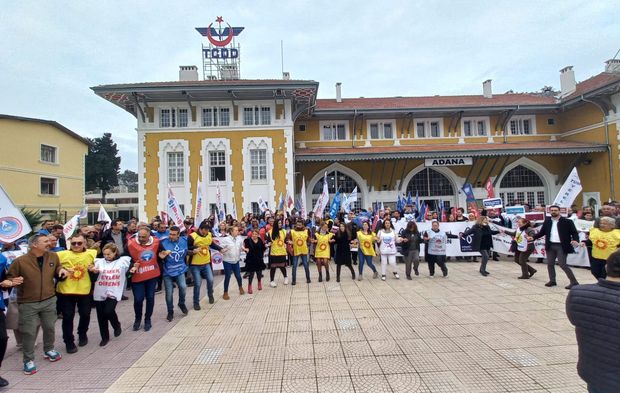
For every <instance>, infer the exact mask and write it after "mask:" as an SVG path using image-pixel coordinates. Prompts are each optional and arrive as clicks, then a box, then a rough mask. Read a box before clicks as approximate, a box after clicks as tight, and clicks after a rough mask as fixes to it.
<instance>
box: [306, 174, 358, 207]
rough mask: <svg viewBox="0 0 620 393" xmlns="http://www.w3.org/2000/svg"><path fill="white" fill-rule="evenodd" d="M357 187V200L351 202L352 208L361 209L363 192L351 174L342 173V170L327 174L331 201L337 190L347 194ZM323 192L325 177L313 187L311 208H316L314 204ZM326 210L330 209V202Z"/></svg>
mask: <svg viewBox="0 0 620 393" xmlns="http://www.w3.org/2000/svg"><path fill="white" fill-rule="evenodd" d="M355 187H357V202H354V203H352V204H351V209H359V208H360V207H361V206H363V205H362V202H363V201H362V193H361V189H360V187H359V185H358V184H357V182H356V181H355V180H353V178H351V176H349V175H347V174H345V173H342V172H340V171H332V172H329V173H328V174H327V188H328V190H329V197H330V203H331V199H332V198H333V197H334V195H335V194H336V191H337V190H340V193H341V194H342V193H343V192H344V193H346V194H347V195H348V194H350V193H351V192H353V190H354V189H355ZM322 192H323V177H321V178H320V179H319V180H318V181H317V182H316V183H315V184H314V187H313V188H312V206H309V207H308V208H309V209H312V208H314V204H315V203H316V201H317V199H318V198H319V195H321V193H322ZM325 210H326V211H329V204H328V205H327V207H326V208H325Z"/></svg>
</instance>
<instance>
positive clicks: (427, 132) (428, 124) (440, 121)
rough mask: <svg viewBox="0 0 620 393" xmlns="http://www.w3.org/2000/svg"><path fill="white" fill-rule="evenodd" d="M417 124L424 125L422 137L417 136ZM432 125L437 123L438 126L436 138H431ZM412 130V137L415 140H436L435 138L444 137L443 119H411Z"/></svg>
mask: <svg viewBox="0 0 620 393" xmlns="http://www.w3.org/2000/svg"><path fill="white" fill-rule="evenodd" d="M418 123H424V136H419V135H418ZM432 123H438V126H439V135H438V136H431V124H432ZM413 129H414V135H415V138H416V139H437V138H443V136H444V130H443V119H442V118H441V117H437V118H425V119H413Z"/></svg>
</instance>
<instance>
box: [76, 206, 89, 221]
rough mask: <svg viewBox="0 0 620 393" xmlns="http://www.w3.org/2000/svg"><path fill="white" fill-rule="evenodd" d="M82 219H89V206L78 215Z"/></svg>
mask: <svg viewBox="0 0 620 393" xmlns="http://www.w3.org/2000/svg"><path fill="white" fill-rule="evenodd" d="M78 215H79V216H80V218H88V205H86V206H84V208H83V209H82V210H80V212H79V213H78Z"/></svg>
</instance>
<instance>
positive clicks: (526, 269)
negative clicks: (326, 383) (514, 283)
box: [504, 217, 536, 280]
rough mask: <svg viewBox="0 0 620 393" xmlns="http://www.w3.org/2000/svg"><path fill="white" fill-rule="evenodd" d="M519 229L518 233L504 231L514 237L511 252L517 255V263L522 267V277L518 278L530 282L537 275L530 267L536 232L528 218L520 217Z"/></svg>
mask: <svg viewBox="0 0 620 393" xmlns="http://www.w3.org/2000/svg"><path fill="white" fill-rule="evenodd" d="M517 223H518V225H519V227H518V228H517V230H516V231H511V230H504V233H506V234H508V235H511V236H513V237H514V239H513V241H512V244H511V245H510V251H511V252H514V253H515V259H514V261H515V263H517V264H519V265H520V266H521V275H520V276H519V277H517V278H519V279H521V280H528V279H529V278H530V277H532V276H533V275H534V274H535V273H536V269H534V268H533V267H531V266H530V265H528V263H527V262H528V258H529V257H530V255H531V254H532V253H533V252H534V235H535V234H536V231H535V230H534V228H532V223H531V222H530V220H528V219H527V218H523V217H519V219H518V220H517Z"/></svg>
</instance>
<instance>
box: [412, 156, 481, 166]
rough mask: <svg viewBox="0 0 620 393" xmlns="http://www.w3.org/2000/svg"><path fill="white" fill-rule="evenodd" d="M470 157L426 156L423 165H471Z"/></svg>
mask: <svg viewBox="0 0 620 393" xmlns="http://www.w3.org/2000/svg"><path fill="white" fill-rule="evenodd" d="M471 164H472V158H471V157H453V158H450V157H447V158H427V159H425V160H424V166H426V167H429V166H460V165H471Z"/></svg>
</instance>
